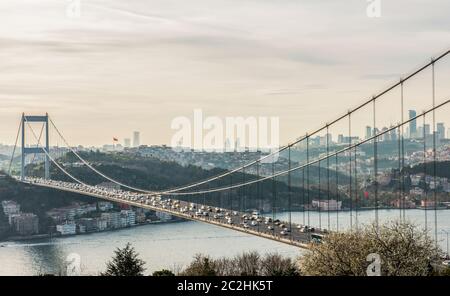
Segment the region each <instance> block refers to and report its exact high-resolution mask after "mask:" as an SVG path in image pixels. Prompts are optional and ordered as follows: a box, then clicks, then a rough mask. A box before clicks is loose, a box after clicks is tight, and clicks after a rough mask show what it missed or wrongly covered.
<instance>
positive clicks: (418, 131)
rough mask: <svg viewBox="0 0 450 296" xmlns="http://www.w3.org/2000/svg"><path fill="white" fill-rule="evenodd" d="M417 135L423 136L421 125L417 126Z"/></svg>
mask: <svg viewBox="0 0 450 296" xmlns="http://www.w3.org/2000/svg"><path fill="white" fill-rule="evenodd" d="M417 137H418V138H423V126H419V127H417Z"/></svg>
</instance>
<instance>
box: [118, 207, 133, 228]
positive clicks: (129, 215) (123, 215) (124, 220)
mask: <svg viewBox="0 0 450 296" xmlns="http://www.w3.org/2000/svg"><path fill="white" fill-rule="evenodd" d="M120 219H121V224H122V225H123V227H127V226H133V225H135V224H136V213H135V212H134V211H131V210H122V211H120Z"/></svg>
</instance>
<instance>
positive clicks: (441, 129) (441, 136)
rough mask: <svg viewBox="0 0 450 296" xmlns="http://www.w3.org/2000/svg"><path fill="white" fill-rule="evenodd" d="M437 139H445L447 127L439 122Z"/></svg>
mask: <svg viewBox="0 0 450 296" xmlns="http://www.w3.org/2000/svg"><path fill="white" fill-rule="evenodd" d="M436 132H437V138H438V139H439V140H442V139H445V126H444V123H443V122H438V123H437V125H436Z"/></svg>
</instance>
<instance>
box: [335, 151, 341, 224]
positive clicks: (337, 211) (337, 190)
mask: <svg viewBox="0 0 450 296" xmlns="http://www.w3.org/2000/svg"><path fill="white" fill-rule="evenodd" d="M338 168H339V165H338V154H336V170H335V174H336V201H337V206H338V207H337V209H336V231H339V211H340V209H339V180H338V178H339V176H338V175H339V174H338Z"/></svg>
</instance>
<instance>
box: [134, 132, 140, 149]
mask: <svg viewBox="0 0 450 296" xmlns="http://www.w3.org/2000/svg"><path fill="white" fill-rule="evenodd" d="M139 145H140V133H139V132H138V131H136V132H133V147H139Z"/></svg>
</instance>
